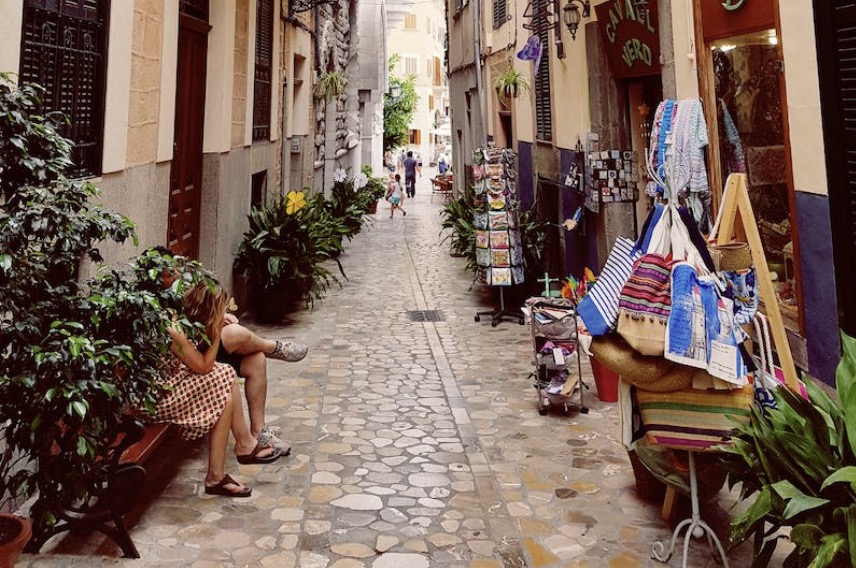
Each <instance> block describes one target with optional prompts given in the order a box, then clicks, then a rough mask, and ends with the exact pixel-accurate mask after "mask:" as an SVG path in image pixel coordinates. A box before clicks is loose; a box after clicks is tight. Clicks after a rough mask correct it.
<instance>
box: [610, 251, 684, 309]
mask: <svg viewBox="0 0 856 568" xmlns="http://www.w3.org/2000/svg"><path fill="white" fill-rule="evenodd" d="M671 264H672V263H671V262H669V261H668V260H666V258H664V257H663V256H662V255H659V254H655V253H649V254H646V255H644V256H642V257H641V258H639V259H638V260H637V261H636V263H635V264H634V265H633V269H632V271H631V272H630V278H628V280H627V283H626V284H625V285H624V287H623V288H622V289H621V297H620V298H619V301H618V308H619V310H621V311H622V313H623V312H624V311H626V312H627V313H628V314H629V315H630V316H631V317H634V316H635V315H638V316H639V317H640V318H645V319H647V317H648V316H660V317H661V318H665V319H668V317H669V311H670V309H671V306H672V286H671V274H672V266H671Z"/></svg>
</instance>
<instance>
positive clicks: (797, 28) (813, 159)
mask: <svg viewBox="0 0 856 568" xmlns="http://www.w3.org/2000/svg"><path fill="white" fill-rule="evenodd" d="M812 13H813V7H812V2H811V0H787V1H781V0H780V1H779V18H780V25H781V36H782V37H781V42H782V52H783V54H784V57H785V84H786V88H787V97H788V125H789V127H790V141H791V163H792V165H793V176H794V188H795V189H796V191H804V192H807V193H815V194H818V195H828V194H829V188H828V187H827V181H826V161H825V160H823V159H819V158H820V156H823V155H824V153H825V152H824V144H823V123H822V120H821V114H820V83H819V80H818V70H817V49H816V47H815V46H816V45H817V43H816V38H815V30H814V26H813V25H809V22H808V19H807V17H806V15H807V14H809V15H810V14H812Z"/></svg>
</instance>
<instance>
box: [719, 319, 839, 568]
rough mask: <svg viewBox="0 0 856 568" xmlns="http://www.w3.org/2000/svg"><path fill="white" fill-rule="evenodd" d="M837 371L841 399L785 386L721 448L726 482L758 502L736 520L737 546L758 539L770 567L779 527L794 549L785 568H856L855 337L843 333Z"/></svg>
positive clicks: (759, 562) (762, 560)
mask: <svg viewBox="0 0 856 568" xmlns="http://www.w3.org/2000/svg"><path fill="white" fill-rule="evenodd" d="M842 343H843V347H844V355H843V358H842V360H841V362H840V363H839V366H838V370H837V373H836V385H837V389H838V396H839V397H840V401H836V400H834V399H832V398H831V397H830V396H828V395H827V394H826V393H825V392H824V391H823V390H821V389H820V388H819V387H818V386H816V385H815V384H814V383H813V382H811V381H807V382H806V387H807V390H808V395H809V400H805V399H803V398H802V397H801V396H799V395H795V394H793V393H792V392H790V391H789V390H788V389H786V388H784V387H782V388H778V389H775V391H774V397H775V400H776V405H777V408H774V409H768V410H760V409H758V408H757V407H755V408H753V410H752V420H751V422H750V423H749V424H746V425H742V426H740V427H739V428H738V429H737V432H736V434H735V435H734V436H733V437H732V441H733V444H732V445H729V446H724V447H722V448H721V449H722V451H723V452H724V453H723V454H722V455H723V463H724V464H725V466H726V468H727V470H728V476H729V484H730V485H731V486H732V487H733V486H734V485H735V484H737V483H739V484H740V485H741V489H740V493H741V497H742V498H748V497H754V498H755V499H754V502H753V503H752V505H751V506H749V507H748V508H747V509H746V510H745V511H744V512H742V513H741V514H739V515H737V516H736V517H735V518H734V519H733V520H732V522H731V541H732V546H736V545H738V544H740V543H742V542H743V541H745V540H747V539H749V538H753V540H754V544H755V549H754V550H755V562H754V563H753V566H766V565H767V563H768V562H769V560H770V557H771V556H772V554H773V551H774V549H775V547H776V542H777V540H778V538H781V537H778V536H777V535H778V534H779V533H780V529H782V528H788V529H790V531H789V535H788V537H787V538H789V539H790V540H791V542H793V543H794V544H795V545H796V546H795V548H794V549H793V551H792V552H791V553H790V554H789V555H788V558H787V559H786V560H785V566H811V567H817V568H822V567H826V566H844V565H848V566H852V565H853V563H854V560H856V340H854V339H852V338H850V337H847V336H846V335H842Z"/></svg>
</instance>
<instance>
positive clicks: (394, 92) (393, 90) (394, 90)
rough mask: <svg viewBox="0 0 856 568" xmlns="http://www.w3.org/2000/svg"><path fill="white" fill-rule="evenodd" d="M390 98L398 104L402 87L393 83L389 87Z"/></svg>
mask: <svg viewBox="0 0 856 568" xmlns="http://www.w3.org/2000/svg"><path fill="white" fill-rule="evenodd" d="M389 98H391V99H392V101H393V102H398V99H400V98H401V85H399V84H398V83H393V84H392V85H390V86H389Z"/></svg>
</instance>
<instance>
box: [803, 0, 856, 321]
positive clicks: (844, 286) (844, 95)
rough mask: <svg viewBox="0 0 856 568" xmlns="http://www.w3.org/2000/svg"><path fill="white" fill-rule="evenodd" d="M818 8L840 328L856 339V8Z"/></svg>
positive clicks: (828, 3) (828, 0)
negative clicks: (854, 287) (854, 252)
mask: <svg viewBox="0 0 856 568" xmlns="http://www.w3.org/2000/svg"><path fill="white" fill-rule="evenodd" d="M814 6H815V25H816V29H817V46H818V54H817V55H818V57H817V60H818V66H819V71H820V91H821V103H822V114H823V131H824V139H825V147H826V164H827V176H828V179H829V202H830V210H831V213H832V239H833V251H834V255H835V279H836V289H837V290H838V292H839V295H838V307H839V311H840V318H841V319H840V321H839V324H840V325H841V328H842V329H843V330H844V331H845V332H847V333H848V334H850V335H856V294H854V293H853V283H854V282H856V263H854V262H853V258H854V256H853V251H854V250H856V126H854V125H856V60H854V58H853V53H854V47H856V5H854V4H853V3H852V2H845V1H842V0H834V1H833V0H816V1H815V3H814ZM812 293H822V291H817V290H815V291H813V292H812ZM829 325H834V323H833V322H829Z"/></svg>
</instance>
